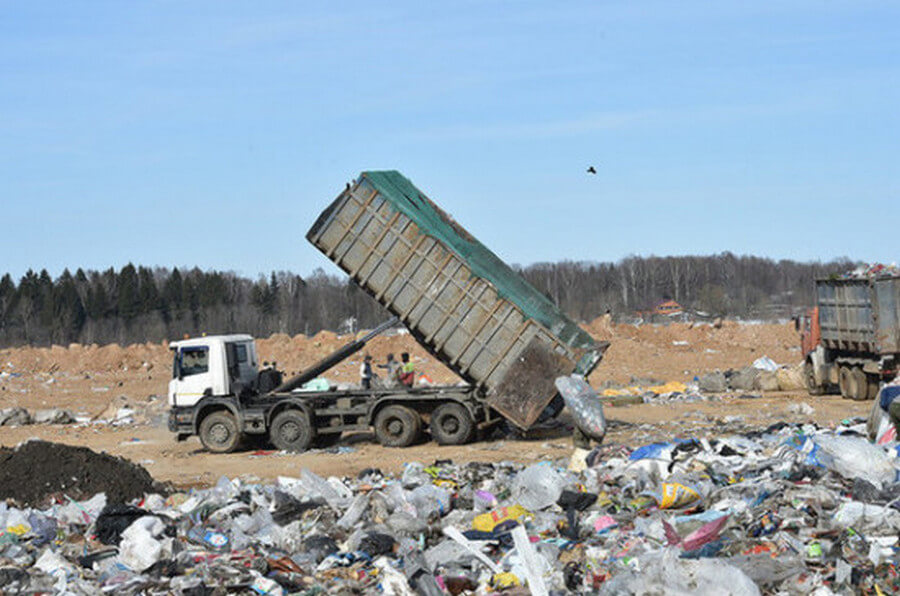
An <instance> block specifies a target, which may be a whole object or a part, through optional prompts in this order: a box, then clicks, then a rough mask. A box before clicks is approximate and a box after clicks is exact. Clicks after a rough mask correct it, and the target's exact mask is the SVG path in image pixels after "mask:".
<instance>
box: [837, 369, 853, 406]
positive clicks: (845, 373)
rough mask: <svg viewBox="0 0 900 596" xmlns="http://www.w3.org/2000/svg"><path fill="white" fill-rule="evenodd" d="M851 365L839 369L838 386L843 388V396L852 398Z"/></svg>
mask: <svg viewBox="0 0 900 596" xmlns="http://www.w3.org/2000/svg"><path fill="white" fill-rule="evenodd" d="M850 377H851V375H850V367H849V366H842V367H841V368H840V370H838V387H840V389H841V397H843V398H844V399H850V398H851V397H852V394H851V393H850Z"/></svg>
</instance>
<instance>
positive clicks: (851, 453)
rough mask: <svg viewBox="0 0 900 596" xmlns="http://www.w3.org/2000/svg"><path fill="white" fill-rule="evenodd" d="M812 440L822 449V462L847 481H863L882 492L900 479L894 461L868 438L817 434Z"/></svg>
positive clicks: (820, 456) (820, 454) (820, 457)
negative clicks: (860, 479) (888, 485)
mask: <svg viewBox="0 0 900 596" xmlns="http://www.w3.org/2000/svg"><path fill="white" fill-rule="evenodd" d="M813 441H814V442H815V444H816V445H818V446H819V449H820V453H819V461H821V462H822V463H823V464H824V465H825V467H827V468H829V469H831V470H833V471H835V472H837V473H838V474H840V475H841V476H843V477H844V478H850V479H853V478H862V479H863V480H868V481H869V482H871V483H872V484H874V485H875V486H876V487H877V488H878V489H881V488H884V485H885V484H890V483H892V482H894V480H895V478H896V477H897V470H896V469H895V468H894V462H893V459H892V458H891V457H889V456H888V454H887V453H885V452H884V450H883V449H881V448H880V447H878V446H876V445H873V444H871V443H869V442H868V441H866V440H865V439H862V438H859V437H850V436H840V435H839V436H830V435H817V436H815V437H813Z"/></svg>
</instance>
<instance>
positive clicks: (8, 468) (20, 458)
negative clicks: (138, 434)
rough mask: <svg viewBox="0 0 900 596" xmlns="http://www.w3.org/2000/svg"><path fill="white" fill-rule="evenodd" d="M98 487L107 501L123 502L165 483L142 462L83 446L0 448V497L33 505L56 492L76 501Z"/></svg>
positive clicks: (40, 443)
mask: <svg viewBox="0 0 900 596" xmlns="http://www.w3.org/2000/svg"><path fill="white" fill-rule="evenodd" d="M101 492H102V493H106V498H107V502H108V503H127V502H128V501H131V500H132V499H139V498H141V497H143V495H144V493H150V492H157V493H164V492H165V487H163V486H162V485H160V484H158V483H157V482H155V481H154V480H153V477H152V476H150V473H149V472H147V470H146V469H144V468H142V467H141V466H139V465H137V464H135V463H132V462H130V461H128V460H127V459H123V458H121V457H114V456H112V455H108V454H106V453H96V452H95V451H91V450H90V449H88V448H87V447H73V446H71V445H63V444H61V443H49V442H47V441H28V442H26V443H22V444H21V445H19V446H18V447H16V448H15V449H8V448H0V499H12V500H14V501H16V502H18V503H20V504H22V505H31V506H35V505H40V504H42V503H45V502H46V501H47V499H48V498H50V497H54V496H58V495H67V496H69V497H70V498H72V499H75V500H79V501H80V500H84V499H89V498H91V497H93V496H94V495H95V494H97V493H101Z"/></svg>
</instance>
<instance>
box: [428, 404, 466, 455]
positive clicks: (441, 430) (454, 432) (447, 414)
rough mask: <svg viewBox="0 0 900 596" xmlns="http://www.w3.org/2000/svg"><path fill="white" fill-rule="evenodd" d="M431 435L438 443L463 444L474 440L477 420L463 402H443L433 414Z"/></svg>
mask: <svg viewBox="0 0 900 596" xmlns="http://www.w3.org/2000/svg"><path fill="white" fill-rule="evenodd" d="M430 428H431V436H432V437H434V440H435V441H437V443H438V445H462V444H464V443H468V442H469V441H471V440H472V435H473V434H474V433H475V421H474V420H472V416H471V415H470V414H469V411H468V410H466V408H465V407H464V406H463V405H462V404H458V403H456V402H448V403H445V404H441V405H440V406H438V407H437V409H435V411H434V413H433V414H432V415H431V423H430Z"/></svg>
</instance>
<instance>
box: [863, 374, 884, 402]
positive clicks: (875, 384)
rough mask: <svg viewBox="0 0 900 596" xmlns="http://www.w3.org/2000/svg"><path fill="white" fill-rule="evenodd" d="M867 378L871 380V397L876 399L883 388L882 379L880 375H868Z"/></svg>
mask: <svg viewBox="0 0 900 596" xmlns="http://www.w3.org/2000/svg"><path fill="white" fill-rule="evenodd" d="M866 379H868V381H869V399H875V398H876V397H878V391H879V390H880V389H881V379H879V377H878V375H866Z"/></svg>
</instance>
